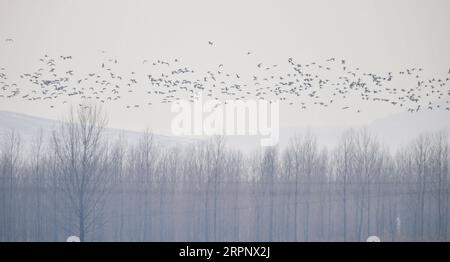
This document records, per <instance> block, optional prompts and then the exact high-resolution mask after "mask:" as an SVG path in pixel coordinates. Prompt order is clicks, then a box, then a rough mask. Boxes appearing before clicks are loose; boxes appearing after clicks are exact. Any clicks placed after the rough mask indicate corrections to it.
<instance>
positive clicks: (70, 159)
mask: <svg viewBox="0 0 450 262" xmlns="http://www.w3.org/2000/svg"><path fill="white" fill-rule="evenodd" d="M105 126H106V118H105V117H104V115H103V114H102V113H101V110H99V108H98V107H95V106H92V107H86V108H84V107H83V108H82V109H79V110H76V111H72V112H71V113H70V114H69V117H68V119H66V121H65V122H64V124H62V125H61V126H60V127H59V129H57V130H55V131H54V132H53V133H52V134H51V136H48V137H44V136H43V135H40V136H37V137H36V139H34V143H33V144H32V145H28V144H26V145H24V144H23V143H22V140H21V138H20V135H19V134H17V133H15V132H10V133H9V134H7V135H5V136H4V137H3V138H2V139H1V144H0V241H64V240H65V239H66V238H67V237H68V236H70V235H77V236H79V237H80V238H81V239H82V240H84V241H180V240H181V241H237V240H239V241H241V240H245V241H364V240H365V239H366V238H367V237H368V236H370V235H377V236H379V237H380V238H381V239H382V240H384V241H448V240H449V239H450V229H449V218H450V217H449V182H450V180H449V165H450V155H449V148H450V143H449V137H448V134H447V133H446V132H444V131H442V132H436V133H432V134H423V135H422V136H420V137H418V138H417V139H416V140H415V141H413V142H412V143H411V144H410V145H409V146H407V147H405V148H403V149H402V150H399V151H398V152H396V153H392V152H390V151H389V150H388V148H387V147H384V146H382V144H380V143H379V141H377V139H376V138H375V137H374V136H372V135H371V134H370V133H369V132H368V131H367V130H364V129H362V130H348V131H347V132H345V133H344V134H343V135H342V137H341V139H340V142H339V144H338V145H337V146H336V147H335V148H333V149H327V148H320V147H319V146H318V144H317V141H316V138H315V137H314V135H313V134H308V135H306V136H303V137H295V138H293V139H292V141H291V143H290V144H289V146H288V147H287V148H284V149H282V150H280V149H278V148H275V147H270V148H265V149H263V150H261V151H259V152H255V153H253V154H249V155H244V154H242V153H241V152H239V151H236V150H232V149H229V148H228V147H226V144H225V140H224V138H221V137H215V138H213V139H210V140H208V141H201V142H198V143H194V144H189V145H184V146H182V147H167V146H166V147H164V146H161V145H160V144H158V141H156V139H155V138H154V136H153V135H152V134H151V133H149V132H145V133H143V135H142V137H141V138H140V140H139V141H138V142H137V143H133V144H127V141H126V140H125V138H124V137H119V138H117V139H111V137H107V136H105V134H104V128H105Z"/></svg>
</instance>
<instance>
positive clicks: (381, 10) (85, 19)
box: [0, 0, 450, 133]
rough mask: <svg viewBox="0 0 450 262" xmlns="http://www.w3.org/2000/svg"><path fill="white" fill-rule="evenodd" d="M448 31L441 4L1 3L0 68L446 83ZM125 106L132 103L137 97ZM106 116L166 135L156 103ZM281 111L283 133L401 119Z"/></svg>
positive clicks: (257, 0) (113, 106)
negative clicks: (185, 69) (104, 64)
mask: <svg viewBox="0 0 450 262" xmlns="http://www.w3.org/2000/svg"><path fill="white" fill-rule="evenodd" d="M449 25H450V1H448V0H439V1H438V0H404V1H393V0H376V1H375V0H373V1H369V0H353V1H350V0H348V1H335V0H329V1H320V0H319V1H317V0H315V1H299V0H296V1H280V0H277V1H264V0H253V1H243V0H227V1H212V0H204V1H168V0H161V1H133V0H128V1H111V0H107V1H106V0H105V1H92V0H89V1H82V0H76V1H75V0H74V1H49V0H45V1H38V0H29V1H22V0H10V1H8V0H0V67H6V68H8V70H9V75H10V76H11V77H12V76H14V75H16V77H18V75H19V74H21V73H24V72H27V71H31V70H35V69H36V67H37V66H38V59H39V58H40V57H42V56H43V55H44V54H49V55H50V56H59V55H72V56H73V57H74V60H73V65H75V66H76V67H79V68H84V69H86V70H88V69H89V66H92V63H91V62H92V61H94V60H95V61H100V59H102V57H105V58H117V59H118V60H119V61H120V64H121V65H122V66H123V67H124V69H128V70H136V71H139V70H142V68H139V67H140V66H142V60H143V59H149V60H152V59H159V58H162V59H164V58H167V59H169V58H170V59H173V58H179V59H180V60H181V61H183V63H185V64H187V65H189V66H191V67H193V68H196V69H199V70H203V69H204V70H206V69H207V68H210V67H212V66H217V64H220V63H223V64H225V65H227V66H228V68H233V70H236V71H239V72H244V73H245V71H246V70H249V69H248V67H246V65H247V64H255V63H258V62H267V63H285V62H286V60H287V58H288V57H293V58H294V59H295V60H296V61H299V62H305V63H306V62H311V61H317V60H325V59H327V58H329V57H337V58H345V59H347V61H349V63H351V64H353V65H355V66H359V67H360V68H362V69H364V70H366V71H367V72H379V73H383V72H388V71H395V70H401V69H404V68H407V67H412V66H420V67H423V68H424V70H426V72H428V73H430V74H431V75H437V76H443V75H444V76H445V75H446V74H447V71H448V70H449V61H450V48H449V47H450V34H449ZM6 38H12V39H14V42H6V41H4V39H6ZM208 41H213V42H214V47H213V48H210V46H209V45H208V43H207V42H208ZM101 50H105V51H106V53H104V54H102V53H101ZM247 51H251V52H252V56H246V55H245V54H246V52H247ZM96 66H98V65H96ZM74 69H78V68H74ZM250 73H251V72H250ZM129 99H132V100H131V101H127V103H129V104H133V103H134V102H135V103H139V102H141V100H142V99H143V98H142V97H135V98H129ZM133 99H134V100H133ZM106 109H107V110H108V112H109V115H110V121H109V123H110V126H111V127H119V128H126V129H134V130H142V129H143V128H145V127H150V128H151V129H152V130H154V131H155V132H159V133H167V132H168V131H169V127H170V120H171V117H172V116H173V115H172V114H171V113H170V110H169V107H168V106H163V105H158V104H156V105H153V106H152V107H144V108H140V109H139V110H126V109H125V108H124V104H122V102H118V103H109V104H107V105H106ZM0 110H8V111H15V112H22V113H27V114H32V115H37V116H42V117H47V118H58V117H60V116H61V115H62V114H63V112H66V108H65V107H64V106H61V105H60V106H58V107H57V108H55V109H50V108H49V104H48V103H42V102H38V103H36V102H28V101H25V100H21V99H10V100H7V99H1V98H0ZM281 112H282V114H281V119H280V121H281V122H280V124H281V126H282V127H288V126H296V125H302V126H308V125H311V126H317V125H336V124H339V125H346V124H349V125H355V124H364V123H369V122H371V121H373V120H375V119H377V118H380V117H383V116H386V115H389V114H392V113H395V112H400V111H399V109H398V108H395V107H389V106H386V105H383V104H366V105H364V110H363V111H362V112H361V113H360V114H355V112H354V111H342V110H336V108H330V109H328V110H324V109H323V108H321V107H320V108H319V107H312V108H310V109H308V110H306V111H302V112H300V111H298V110H296V109H293V108H290V107H282V108H281Z"/></svg>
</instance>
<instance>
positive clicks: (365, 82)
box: [0, 39, 450, 112]
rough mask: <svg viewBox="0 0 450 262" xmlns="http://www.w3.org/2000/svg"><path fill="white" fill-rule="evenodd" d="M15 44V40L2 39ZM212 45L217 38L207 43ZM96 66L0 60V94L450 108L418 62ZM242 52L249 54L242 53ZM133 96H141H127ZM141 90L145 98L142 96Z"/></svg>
mask: <svg viewBox="0 0 450 262" xmlns="http://www.w3.org/2000/svg"><path fill="white" fill-rule="evenodd" d="M6 41H8V42H12V41H13V40H12V39H6ZM208 46H209V48H214V43H213V42H211V41H208ZM101 53H102V57H103V58H102V59H101V61H99V62H97V63H96V66H95V67H96V70H92V71H91V72H82V71H81V70H80V71H77V70H76V69H75V68H73V66H72V64H71V62H72V61H73V58H72V56H71V55H67V56H58V57H51V56H49V55H43V56H42V57H41V58H39V60H38V61H39V66H38V67H37V69H36V70H34V71H33V72H25V73H22V74H19V75H18V76H17V77H15V78H12V77H11V76H10V75H9V74H8V70H7V68H5V67H1V66H2V65H0V100H1V99H26V100H28V101H43V100H46V101H49V102H50V103H49V104H50V107H51V108H54V107H55V106H56V105H57V104H61V103H62V104H65V103H68V102H69V101H71V99H72V98H79V99H81V100H78V101H79V102H78V103H79V105H80V106H85V103H83V102H86V101H98V102H100V103H107V102H112V101H118V100H122V101H140V102H139V103H137V104H135V103H133V104H126V105H125V107H126V108H128V109H131V108H139V107H142V106H151V105H153V104H154V103H172V102H176V101H178V100H180V99H188V100H189V101H191V102H193V101H194V99H196V97H197V96H198V94H199V93H202V94H203V96H205V97H207V98H210V99H215V100H218V101H220V102H221V103H227V102H226V101H227V100H244V101H245V100H248V99H265V100H269V101H274V100H279V101H282V102H283V103H285V104H287V105H290V106H294V107H297V108H298V109H300V110H302V109H306V108H308V107H311V106H319V107H331V106H335V107H336V108H339V109H342V110H351V109H353V110H354V111H355V112H360V111H361V110H362V108H361V104H360V103H355V101H359V102H363V103H365V102H368V101H371V102H378V103H385V104H389V105H390V106H397V107H401V108H403V109H404V110H406V111H409V112H418V111H420V110H425V109H428V110H435V109H442V110H447V111H450V88H449V80H450V70H449V71H448V73H446V75H445V76H444V77H441V78H437V77H425V76H424V69H422V68H420V67H413V68H406V69H404V70H401V71H398V72H386V73H383V74H378V73H369V72H364V71H363V70H361V69H360V68H358V67H354V66H352V65H351V64H349V63H348V62H347V61H346V60H345V59H338V58H334V57H332V58H329V59H326V60H324V61H316V62H309V63H301V62H298V61H296V60H295V59H294V58H288V59H286V61H285V62H284V63H281V64H268V63H264V62H258V63H255V64H254V65H252V66H251V68H249V70H247V71H246V72H235V71H233V70H229V69H228V68H227V66H226V65H224V64H220V63H218V64H217V65H215V66H213V67H212V68H210V69H209V70H206V71H204V72H199V71H197V70H194V69H193V68H191V67H189V66H186V65H183V64H182V63H181V60H180V59H178V58H176V59H170V60H169V59H159V60H155V61H151V60H149V59H144V60H142V64H141V65H140V71H142V72H143V73H137V72H136V71H130V72H128V73H123V72H121V71H123V70H120V66H119V65H120V63H119V60H118V59H117V58H111V57H108V55H107V53H106V52H105V51H101ZM245 55H246V56H254V55H253V53H252V52H250V51H249V52H247V53H246V54H245ZM133 94H134V95H137V96H138V99H127V96H131V95H133ZM144 94H145V96H144Z"/></svg>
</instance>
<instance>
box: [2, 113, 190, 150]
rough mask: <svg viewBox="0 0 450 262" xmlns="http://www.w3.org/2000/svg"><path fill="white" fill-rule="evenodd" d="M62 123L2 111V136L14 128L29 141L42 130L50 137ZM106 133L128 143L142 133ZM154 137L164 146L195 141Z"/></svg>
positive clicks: (110, 131)
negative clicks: (122, 138)
mask: <svg viewBox="0 0 450 262" xmlns="http://www.w3.org/2000/svg"><path fill="white" fill-rule="evenodd" d="M60 123H61V122H60V121H56V120H51V119H46V118H41V117H35V116H30V115H26V114H20V113H14V112H9V111H0V136H2V135H4V134H6V133H8V132H11V131H13V130H14V131H16V132H18V133H20V135H21V139H22V140H23V141H24V142H26V143H27V142H31V141H33V139H36V137H37V136H38V135H39V132H42V134H43V136H44V137H46V138H48V137H49V136H50V135H51V132H52V131H53V130H55V129H57V128H58V125H59V124H60ZM105 135H106V136H107V137H108V138H112V139H115V138H119V136H123V137H124V138H125V139H126V140H127V143H134V142H136V141H137V140H138V139H139V137H140V136H141V135H142V133H140V132H135V131H130V130H121V129H113V128H106V129H105ZM154 138H155V141H156V142H158V143H159V144H160V145H164V146H174V145H177V144H183V145H184V144H188V143H192V142H193V141H195V140H192V139H187V138H181V137H174V136H165V135H158V134H154Z"/></svg>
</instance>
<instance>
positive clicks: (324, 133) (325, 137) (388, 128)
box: [0, 111, 450, 152]
mask: <svg viewBox="0 0 450 262" xmlns="http://www.w3.org/2000/svg"><path fill="white" fill-rule="evenodd" d="M59 123H60V122H59V121H55V120H50V119H45V118H40V117H34V116H29V115H25V114H19V113H14V112H8V111H0V135H2V134H5V133H7V132H9V131H11V130H16V131H17V132H19V133H20V134H21V137H22V139H23V140H24V141H25V142H28V141H32V140H33V139H34V138H35V137H36V135H37V134H38V133H39V130H42V133H43V135H44V136H49V135H50V133H51V131H52V130H54V129H55V128H56V127H57V126H58V124H59ZM362 127H363V126H320V127H307V126H299V127H293V128H282V129H281V130H280V142H279V146H280V147H284V146H285V145H287V143H288V142H289V140H290V139H291V138H292V137H293V136H295V135H300V136H301V135H304V134H306V133H307V132H308V131H310V132H312V133H313V134H315V135H316V136H317V141H318V143H319V145H321V146H327V147H334V146H335V145H336V143H337V141H338V139H339V137H340V135H341V134H342V133H343V132H344V131H345V130H347V129H349V128H362ZM365 127H366V128H367V129H368V130H369V131H370V132H371V133H372V134H373V135H376V136H377V137H378V138H379V140H380V141H381V143H383V144H385V145H387V146H389V147H390V148H391V149H392V150H396V149H397V148H399V147H401V146H403V145H405V144H407V143H409V142H410V141H412V140H413V139H414V138H415V137H417V136H419V135H420V134H421V133H424V132H432V131H437V130H443V129H448V130H450V113H449V112H444V111H424V112H418V113H414V114H411V113H406V112H405V113H399V114H394V115H390V116H388V117H385V118H380V119H378V120H376V121H373V122H372V123H370V124H369V125H367V126H365ZM105 134H106V135H107V136H108V137H111V138H118V137H119V136H120V135H123V136H124V137H125V138H126V140H127V142H128V143H134V142H136V141H137V140H138V138H139V136H140V135H141V134H142V133H140V132H135V131H129V130H120V129H112V128H107V129H106V130H105ZM155 141H157V142H158V143H159V144H161V145H164V146H175V145H186V144H189V143H192V142H194V141H198V139H194V138H192V139H191V138H186V137H176V136H167V135H158V134H155ZM226 141H227V144H228V146H229V147H231V148H237V149H241V150H243V151H247V152H248V151H251V150H254V149H257V148H258V147H259V142H260V138H259V137H248V136H230V137H227V138H226Z"/></svg>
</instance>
